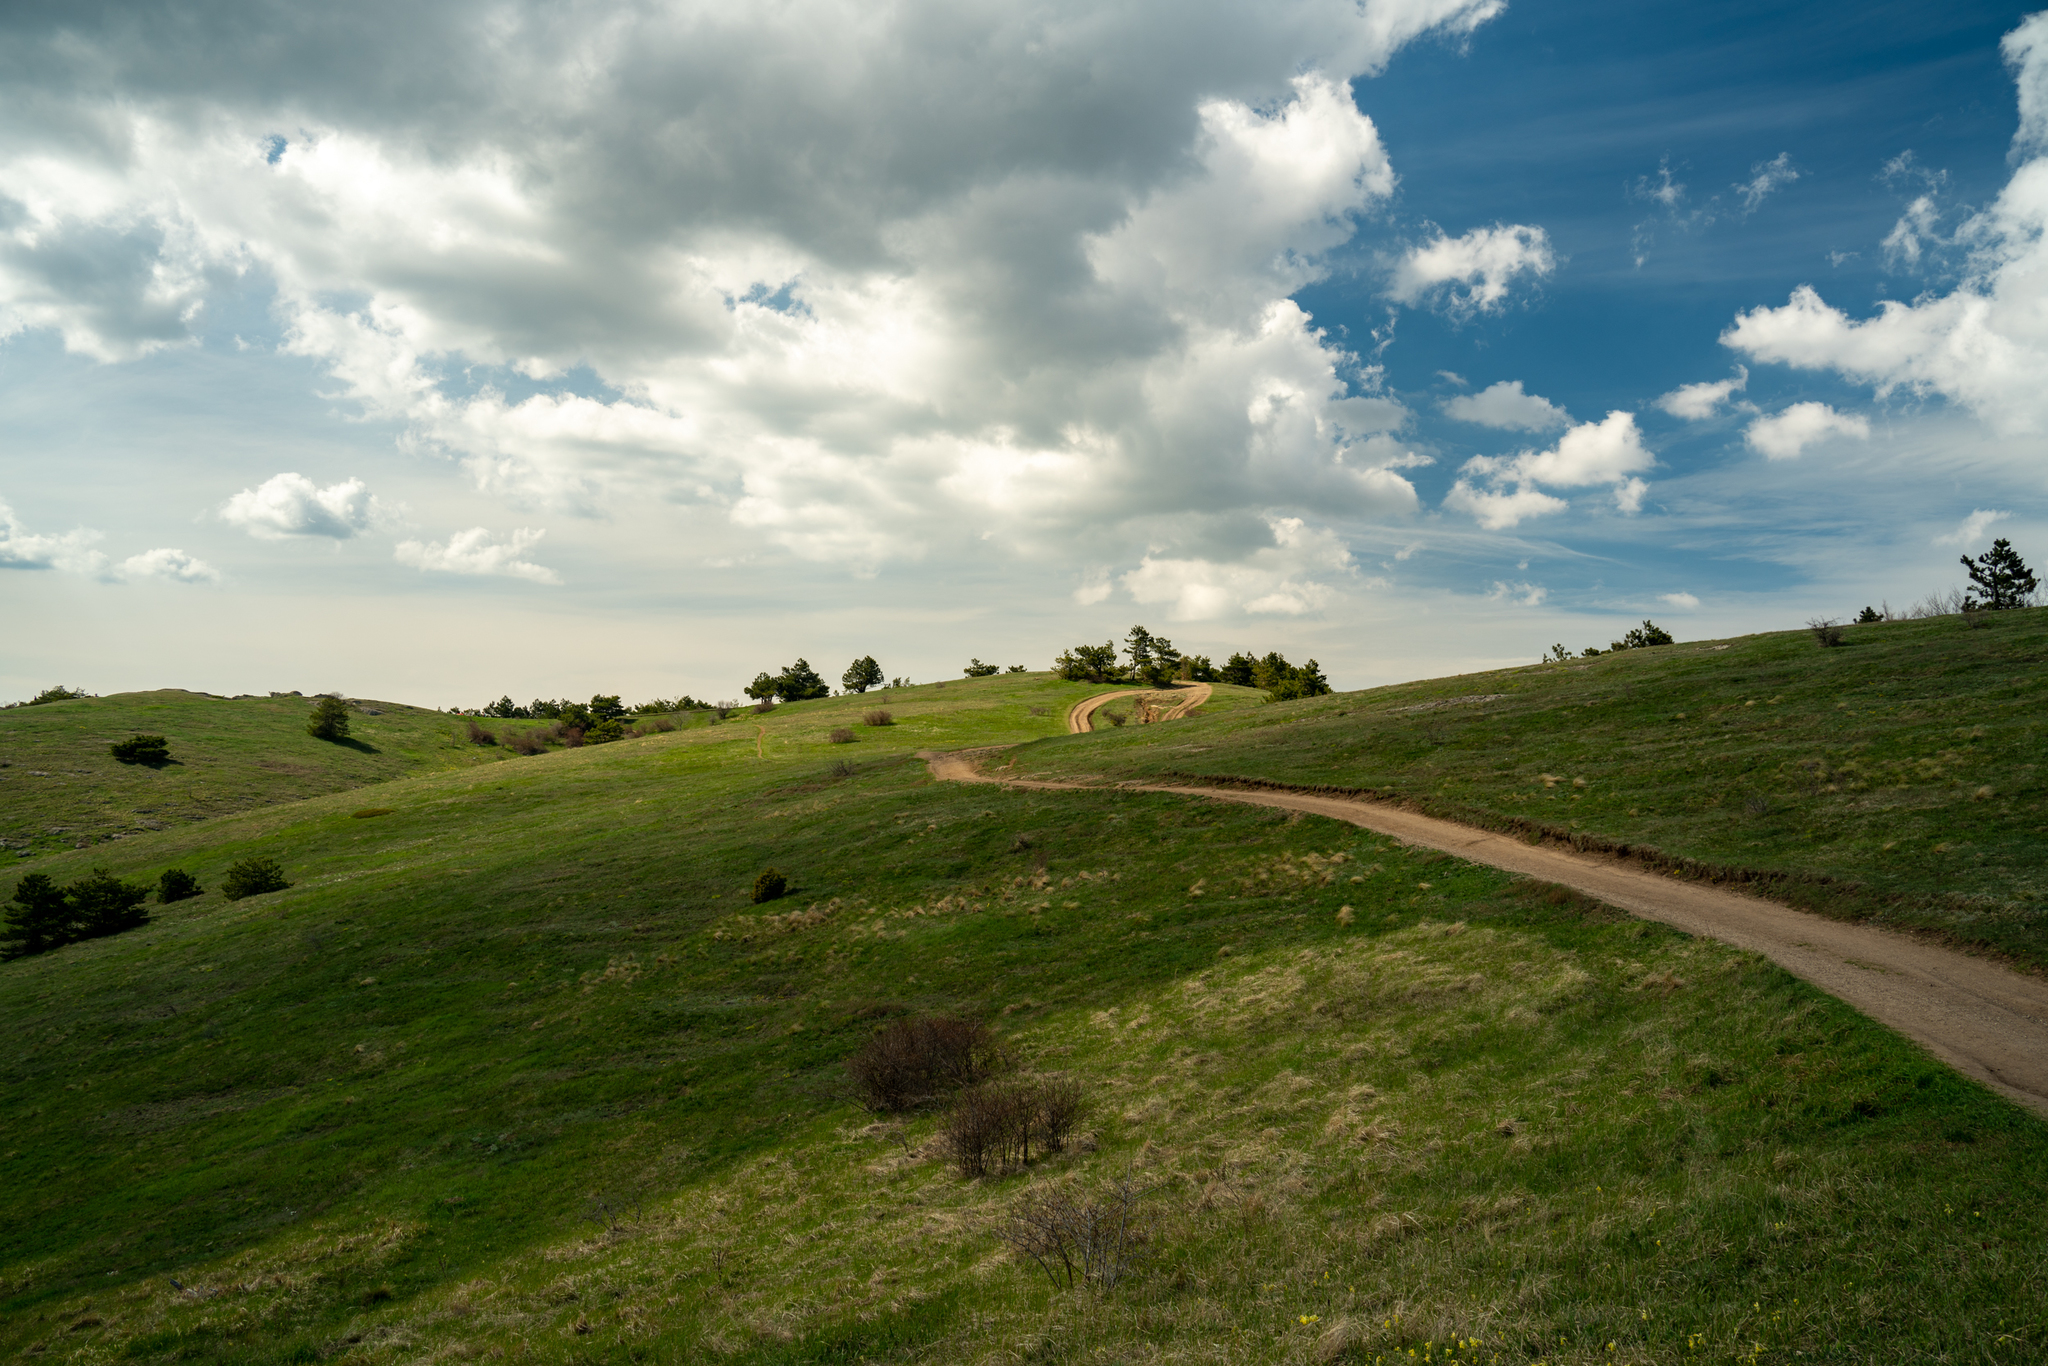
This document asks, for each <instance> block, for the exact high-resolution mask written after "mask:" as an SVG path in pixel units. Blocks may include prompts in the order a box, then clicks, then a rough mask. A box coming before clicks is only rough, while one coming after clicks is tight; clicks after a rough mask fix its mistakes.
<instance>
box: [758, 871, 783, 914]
mask: <svg viewBox="0 0 2048 1366" xmlns="http://www.w3.org/2000/svg"><path fill="white" fill-rule="evenodd" d="M787 891H789V879H788V878H786V877H784V876H783V875H782V874H781V873H780V872H779V871H777V870H776V869H774V868H764V869H763V870H762V871H761V876H759V877H757V878H755V879H754V904H755V905H756V906H758V905H760V904H761V903H762V902H764V901H774V900H776V899H777V898H779V897H781V896H782V895H783V894H784V893H786V892H787Z"/></svg>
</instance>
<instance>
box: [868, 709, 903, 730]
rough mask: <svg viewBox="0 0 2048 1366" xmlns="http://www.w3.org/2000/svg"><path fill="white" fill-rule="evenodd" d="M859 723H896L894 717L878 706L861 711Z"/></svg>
mask: <svg viewBox="0 0 2048 1366" xmlns="http://www.w3.org/2000/svg"><path fill="white" fill-rule="evenodd" d="M860 723H861V724H862V725H863V726H893V725H895V724H896V718H895V717H893V716H891V715H890V714H889V713H888V712H885V711H883V710H881V709H880V708H879V707H878V708H876V709H875V710H874V711H864V712H862V713H861V714H860Z"/></svg>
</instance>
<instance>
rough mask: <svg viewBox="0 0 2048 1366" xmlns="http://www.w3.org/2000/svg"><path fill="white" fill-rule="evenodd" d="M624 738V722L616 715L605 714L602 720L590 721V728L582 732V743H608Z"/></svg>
mask: <svg viewBox="0 0 2048 1366" xmlns="http://www.w3.org/2000/svg"><path fill="white" fill-rule="evenodd" d="M625 738H626V723H625V722H623V721H621V720H619V718H617V717H616V716H607V717H606V718H604V719H603V720H602V721H594V722H592V723H591V726H590V729H588V730H586V731H584V732H583V743H584V744H586V745H608V744H610V743H611V742H612V741H614V740H623V739H625Z"/></svg>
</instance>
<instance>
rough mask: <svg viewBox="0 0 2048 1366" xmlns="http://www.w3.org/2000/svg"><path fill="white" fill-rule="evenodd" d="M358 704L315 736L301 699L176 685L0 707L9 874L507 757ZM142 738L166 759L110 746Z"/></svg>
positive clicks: (443, 719) (430, 724)
mask: <svg viewBox="0 0 2048 1366" xmlns="http://www.w3.org/2000/svg"><path fill="white" fill-rule="evenodd" d="M357 705H358V709H357V710H356V711H354V712H352V713H351V714H350V717H349V737H348V739H347V740H344V741H341V742H338V743H336V742H330V741H326V740H316V739H314V738H313V737H312V736H310V735H308V734H306V718H307V716H308V715H309V714H310V713H311V711H312V700H311V699H310V698H304V697H238V698H226V697H213V696H210V695H209V694H206V693H193V692H184V691H182V690H179V689H176V688H167V689H164V690H162V691H159V692H139V693H117V694H114V695H113V696H111V697H89V698H78V699H74V700H72V701H69V702H47V703H44V704H43V705H41V706H36V707H14V708H10V709H7V710H0V872H4V871H5V870H6V869H7V868H8V867H9V863H8V860H9V859H10V858H13V859H19V858H21V857H22V856H23V855H36V854H43V853H48V852H50V851H53V850H59V849H72V848H77V847H79V846H82V845H93V844H99V843H102V842H105V841H108V840H115V839H126V838H130V837H133V836H135V835H138V834H142V833H145V832H147V831H151V830H160V829H163V828H164V827H166V826H173V825H182V824H185V823H188V822H191V821H201V820H206V819H209V818H210V817H214V816H221V815H226V814H228V813H230V812H235V811H245V810H248V809H249V808H250V807H255V806H273V805H276V804H278V803H280V802H295V801H298V800H300V799H302V798H305V797H313V796H318V795H321V794H323V793H328V792H340V791H345V790H347V789H349V788H354V787H362V786H365V785H367V784H370V783H381V782H388V781H389V780H391V779H393V778H399V777H403V776H405V775H407V774H410V773H422V772H434V771H437V770H441V769H450V768H466V767H469V766H471V765H474V764H480V763H488V762H490V761H491V760H494V759H498V758H503V757H506V756H505V754H504V752H503V751H501V750H498V749H495V748H491V747H487V746H481V745H475V744H472V743H470V742H469V740H468V738H467V735H466V733H465V732H464V731H463V727H462V722H461V721H460V720H459V719H458V718H455V717H452V716H447V715H443V714H442V713H440V712H436V711H432V710H428V709H425V708H421V707H408V706H403V705H401V704H398V703H394V702H362V703H359V704H357ZM137 733H141V734H146V735H162V736H165V737H167V738H168V739H169V741H170V752H171V762H170V763H168V764H164V765H160V766H150V765H143V764H124V763H120V762H118V761H117V760H115V759H114V757H113V756H112V755H111V754H109V753H108V752H107V751H108V746H109V745H111V744H112V743H113V742H115V741H116V740H125V739H127V738H128V737H129V736H130V735H133V734H137Z"/></svg>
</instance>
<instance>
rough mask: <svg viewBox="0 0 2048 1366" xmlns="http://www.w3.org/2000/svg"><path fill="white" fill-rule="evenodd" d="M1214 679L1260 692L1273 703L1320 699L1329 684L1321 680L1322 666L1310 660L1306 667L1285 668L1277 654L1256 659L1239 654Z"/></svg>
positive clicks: (1285, 657)
mask: <svg viewBox="0 0 2048 1366" xmlns="http://www.w3.org/2000/svg"><path fill="white" fill-rule="evenodd" d="M1217 675H1218V677H1219V679H1220V680H1221V681H1222V682H1225V683H1232V684H1235V685H1236V686H1238V687H1240V688H1264V689H1265V690H1266V696H1268V697H1270V698H1272V699H1273V700H1274V701H1275V702H1291V701H1293V700H1294V699H1296V698H1301V697H1321V696H1323V695H1324V694H1326V693H1328V692H1329V691H1330V680H1329V679H1327V678H1325V677H1323V668H1322V665H1320V664H1318V663H1317V662H1316V661H1315V660H1313V659H1311V660H1310V661H1309V662H1308V663H1306V664H1300V665H1295V664H1289V663H1288V662H1287V656H1286V655H1283V654H1281V653H1280V652H1279V651H1277V650H1272V651H1268V652H1267V653H1266V654H1265V655H1263V656H1262V657H1260V658H1257V659H1254V658H1253V657H1252V656H1251V655H1248V654H1245V653H1243V652H1241V651H1240V652H1239V653H1237V654H1234V655H1232V656H1231V657H1230V658H1229V659H1227V660H1225V661H1224V662H1223V667H1222V668H1221V669H1219V670H1217Z"/></svg>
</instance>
